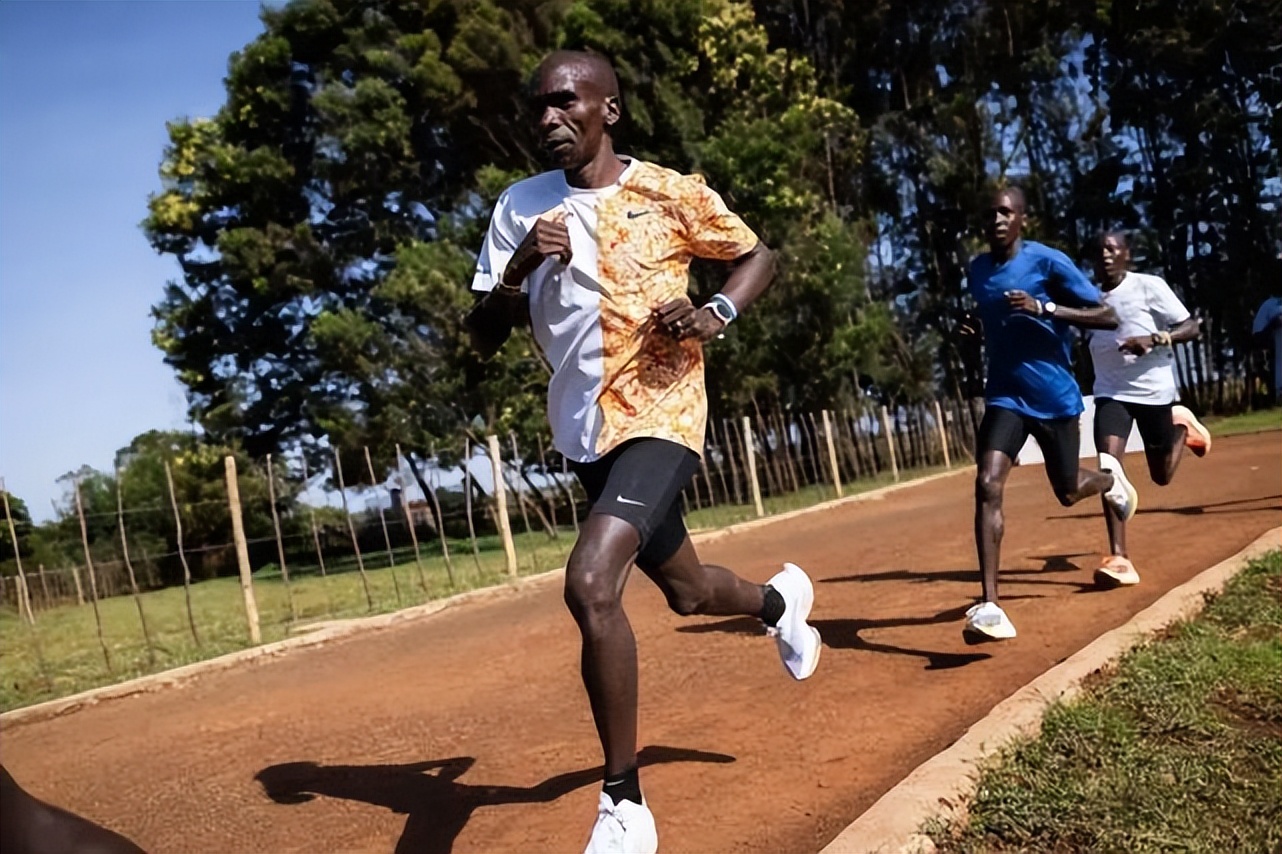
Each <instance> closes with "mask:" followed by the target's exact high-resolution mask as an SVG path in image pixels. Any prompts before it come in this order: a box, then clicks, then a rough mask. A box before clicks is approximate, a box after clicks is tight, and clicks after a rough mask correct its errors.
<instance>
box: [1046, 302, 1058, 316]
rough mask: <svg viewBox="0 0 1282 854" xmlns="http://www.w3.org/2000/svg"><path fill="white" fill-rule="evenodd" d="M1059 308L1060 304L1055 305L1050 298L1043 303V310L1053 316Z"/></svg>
mask: <svg viewBox="0 0 1282 854" xmlns="http://www.w3.org/2000/svg"><path fill="white" fill-rule="evenodd" d="M1057 309H1059V306H1057V305H1055V303H1053V302H1051V301H1050V300H1047V301H1046V302H1044V303H1042V311H1043V312H1044V313H1046V314H1049V315H1050V316H1051V317H1054V316H1055V312H1056V310H1057Z"/></svg>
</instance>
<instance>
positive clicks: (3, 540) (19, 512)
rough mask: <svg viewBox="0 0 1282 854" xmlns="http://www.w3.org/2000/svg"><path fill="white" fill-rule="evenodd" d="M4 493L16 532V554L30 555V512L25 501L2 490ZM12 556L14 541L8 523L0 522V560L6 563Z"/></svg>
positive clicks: (13, 554) (33, 528)
mask: <svg viewBox="0 0 1282 854" xmlns="http://www.w3.org/2000/svg"><path fill="white" fill-rule="evenodd" d="M4 494H5V497H6V499H7V500H8V502H9V518H10V519H12V520H13V527H14V530H15V531H16V532H17V534H18V543H17V554H21V555H22V557H24V558H27V557H30V555H31V534H32V531H34V530H35V527H34V526H33V525H32V524H31V513H30V512H29V511H28V510H27V502H25V501H23V500H22V499H21V498H19V497H18V496H16V495H14V494H13V493H12V492H8V491H4ZM14 557H15V550H14V541H13V537H12V536H11V535H10V533H9V525H8V524H7V523H0V562H4V563H7V562H9V561H12V560H13V559H14Z"/></svg>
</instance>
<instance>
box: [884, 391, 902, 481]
mask: <svg viewBox="0 0 1282 854" xmlns="http://www.w3.org/2000/svg"><path fill="white" fill-rule="evenodd" d="M881 426H882V430H883V431H884V432H885V434H886V449H887V450H888V451H889V452H890V472H891V474H892V475H893V476H894V478H895V483H899V463H898V461H897V460H896V459H895V434H894V433H892V432H891V429H890V413H888V412H887V411H886V407H884V406H883V407H882V408H881Z"/></svg>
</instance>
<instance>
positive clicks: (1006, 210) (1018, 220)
mask: <svg viewBox="0 0 1282 854" xmlns="http://www.w3.org/2000/svg"><path fill="white" fill-rule="evenodd" d="M1023 228H1024V208H1023V205H1021V204H1020V203H1019V201H1018V200H1017V199H1014V198H1012V197H1011V195H1010V194H1009V193H998V194H997V195H996V196H993V201H992V204H991V205H989V208H988V210H986V211H985V212H984V236H985V237H987V238H988V246H989V248H990V249H992V250H993V251H997V250H999V249H1009V248H1010V247H1011V246H1013V245H1014V244H1015V241H1016V240H1018V239H1019V233H1020V231H1021V230H1022V229H1023Z"/></svg>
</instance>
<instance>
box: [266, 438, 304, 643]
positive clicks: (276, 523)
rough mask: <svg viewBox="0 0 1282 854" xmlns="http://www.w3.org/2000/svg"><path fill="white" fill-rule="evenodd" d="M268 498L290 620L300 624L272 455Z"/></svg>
mask: <svg viewBox="0 0 1282 854" xmlns="http://www.w3.org/2000/svg"><path fill="white" fill-rule="evenodd" d="M267 497H268V499H269V500H270V501H271V503H272V527H273V528H275V529H276V556H277V557H278V558H280V578H281V581H283V582H285V599H286V600H287V601H288V602H289V619H290V620H291V621H293V622H298V608H297V607H296V606H295V605H294V591H293V588H291V587H290V586H289V567H288V566H286V565H285V540H284V538H282V537H281V535H280V514H279V513H277V512H276V471H275V469H273V468H272V455H271V454H268V455H267Z"/></svg>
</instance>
